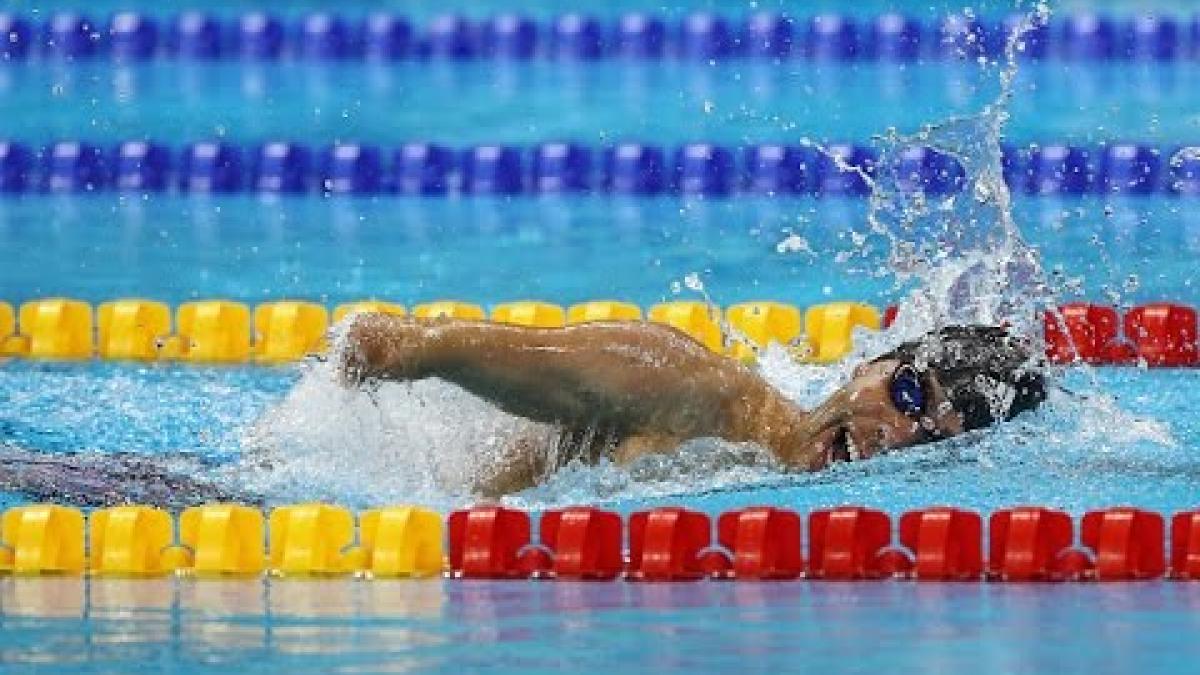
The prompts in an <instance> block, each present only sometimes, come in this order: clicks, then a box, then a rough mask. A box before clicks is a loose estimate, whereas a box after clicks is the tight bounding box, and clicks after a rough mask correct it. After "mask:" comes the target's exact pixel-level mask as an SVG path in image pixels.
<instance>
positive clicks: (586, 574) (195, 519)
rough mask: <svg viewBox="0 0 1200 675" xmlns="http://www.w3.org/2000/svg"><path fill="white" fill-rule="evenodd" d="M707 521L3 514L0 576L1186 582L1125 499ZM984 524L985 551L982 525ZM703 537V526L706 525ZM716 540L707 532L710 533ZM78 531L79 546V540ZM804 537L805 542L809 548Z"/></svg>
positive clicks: (303, 513)
mask: <svg viewBox="0 0 1200 675" xmlns="http://www.w3.org/2000/svg"><path fill="white" fill-rule="evenodd" d="M713 521H714V518H713V517H711V516H709V515H708V514H706V513H703V512H700V511H694V510H691V509H688V508H686V507H680V506H667V507H658V508H653V509H649V510H644V511H637V512H634V513H631V514H629V515H628V516H622V515H621V514H619V513H617V512H614V511H608V510H605V509H600V508H595V507H589V506H572V507H566V508H559V509H551V510H548V511H546V512H544V513H542V514H541V515H540V517H538V518H536V528H535V518H533V517H531V515H530V514H529V513H527V512H525V511H521V510H517V509H510V508H505V507H502V506H478V507H473V508H469V509H463V510H459V511H454V512H453V513H450V514H449V515H448V516H447V517H445V518H443V516H442V515H441V514H439V513H437V512H435V511H432V510H429V509H426V508H422V507H419V506H389V507H383V508H376V509H370V510H368V511H363V512H361V513H358V514H355V513H354V512H352V511H350V510H349V509H347V508H344V507H341V506H336V505H332V504H323V503H307V504H293V505H287V506H279V507H276V508H274V509H272V510H271V511H270V513H269V515H268V516H266V517H264V514H263V512H262V511H260V510H259V509H257V508H254V507H250V506H243V505H237V504H208V505H202V506H195V507H191V508H188V509H184V510H183V511H182V512H181V513H179V514H178V517H175V516H173V515H172V514H171V513H169V512H167V511H165V510H162V509H158V508H154V507H150V506H141V505H129V506H118V507H112V508H105V509H96V510H94V511H92V512H90V513H89V514H87V515H85V514H84V513H83V512H82V511H81V510H79V509H75V508H71V507H66V506H57V505H53V504H32V505H27V506H17V507H13V508H10V509H8V510H7V511H5V512H4V513H3V518H2V519H0V524H2V527H0V573H5V574H18V575H40V574H55V575H70V576H77V575H82V574H90V575H93V576H98V577H106V576H107V577H142V578H156V577H163V576H166V575H169V574H175V575H180V576H188V577H254V576H259V575H262V574H268V575H271V576H276V577H310V578H311V577H344V576H350V575H355V576H359V577H362V578H366V579H371V578H377V577H379V578H396V577H401V578H404V577H407V578H421V577H435V578H436V577H442V576H446V577H448V578H451V579H464V578H465V579H510V580H517V579H531V578H533V579H545V580H551V581H552V580H583V579H586V580H591V581H617V580H621V579H624V580H627V581H638V582H641V581H675V582H681V581H698V580H701V579H726V580H755V581H790V580H796V579H809V580H882V579H914V580H918V581H955V582H964V581H976V582H978V581H992V582H1008V581H1020V582H1025V581H1104V582H1111V581H1146V580H1153V579H1163V578H1167V579H1171V580H1176V581H1195V580H1198V579H1200V510H1190V511H1181V512H1177V513H1175V514H1171V515H1170V516H1164V515H1163V514H1159V513H1156V512H1154V511H1149V510H1145V509H1140V508H1135V507H1114V508H1106V509H1096V510H1092V511H1088V512H1087V513H1085V514H1083V516H1082V517H1081V518H1079V520H1078V527H1077V524H1076V520H1075V519H1074V518H1072V516H1071V515H1070V514H1068V513H1066V512H1065V511H1062V510H1059V509H1055V508H1047V507H1044V506H1018V507H1013V508H1004V509H998V510H996V511H994V512H993V513H991V514H990V515H988V516H986V518H985V516H984V515H982V514H980V513H978V512H976V511H972V510H968V509H961V508H955V507H946V506H939V507H929V508H924V509H916V510H912V511H907V512H905V513H903V514H901V515H900V517H899V518H898V522H897V523H896V526H895V527H894V525H893V520H892V517H891V515H889V514H888V513H886V512H884V511H881V510H878V509H873V508H869V507H861V506H839V507H834V508H826V509H817V510H815V511H812V512H810V513H809V514H808V517H807V519H806V518H804V516H803V515H801V514H800V513H798V512H796V511H793V510H791V509H787V508H777V507H773V506H751V507H747V508H742V509H737V510H733V511H726V512H724V513H721V514H719V515H718V516H717V517H716V518H715V521H716V522H715V528H714V522H713ZM985 523H986V526H987V527H986V531H987V534H986V548H985V536H984V525H985ZM714 530H715V532H714ZM714 535H715V536H714ZM85 541H86V543H85ZM805 544H807V546H805Z"/></svg>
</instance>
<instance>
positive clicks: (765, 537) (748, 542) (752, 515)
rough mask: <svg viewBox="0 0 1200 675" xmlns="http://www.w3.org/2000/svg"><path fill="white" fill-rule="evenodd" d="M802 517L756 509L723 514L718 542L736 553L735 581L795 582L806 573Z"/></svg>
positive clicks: (719, 525)
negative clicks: (801, 535)
mask: <svg viewBox="0 0 1200 675" xmlns="http://www.w3.org/2000/svg"><path fill="white" fill-rule="evenodd" d="M801 522H802V521H801V518H800V514H798V513H796V512H795V511H791V510H788V509H777V508H774V507H770V506H756V507H751V508H746V509H741V510H738V511H729V512H727V513H722V514H721V517H720V518H718V519H717V542H718V543H719V544H720V545H721V546H723V547H725V548H726V549H727V550H729V551H731V552H732V553H733V562H732V570H731V576H732V577H733V578H735V579H796V578H798V577H799V576H800V575H801V574H803V573H804V556H803V555H802V554H801V548H800V530H801Z"/></svg>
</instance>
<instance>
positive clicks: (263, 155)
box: [0, 139, 1200, 198]
mask: <svg viewBox="0 0 1200 675" xmlns="http://www.w3.org/2000/svg"><path fill="white" fill-rule="evenodd" d="M826 150H827V153H829V154H826V153H821V152H818V151H817V150H816V149H815V148H813V147H809V146H804V145H798V144H797V145H788V144H775V143H766V144H761V145H748V146H741V147H737V146H726V145H720V144H714V143H691V144H686V145H682V146H678V147H674V148H668V147H663V146H660V145H653V144H643V143H637V142H621V143H617V144H615V145H609V146H601V147H592V146H588V145H584V144H579V143H572V142H548V143H541V144H538V145H534V146H529V147H521V146H515V145H503V144H482V145H476V146H472V147H467V148H451V147H447V146H444V145H440V144H437V143H428V142H414V143H405V144H402V145H399V146H389V147H385V146H381V145H374V144H369V143H340V144H337V145H329V146H321V147H313V146H309V145H305V144H303V143H296V142H290V141H270V142H264V143H251V144H245V145H241V144H235V143H230V142H224V141H201V142H195V143H190V144H187V145H184V146H182V147H179V148H171V147H169V146H167V145H165V144H162V143H157V142H153V141H145V140H136V141H128V142H122V143H117V144H116V145H113V146H101V145H99V144H95V143H90V142H86V141H76V140H71V141H59V142H54V143H51V144H49V145H47V146H44V147H35V146H33V145H32V144H29V143H22V142H19V141H5V140H3V139H0V196H3V195H12V194H20V193H26V192H37V191H43V192H63V193H81V192H94V191H104V190H116V191H125V192H134V193H150V192H165V191H179V192H185V193H235V192H259V193H284V194H302V193H324V194H329V195H344V194H349V195H355V194H357V195H376V194H402V195H430V196H439V195H447V194H461V195H518V194H561V193H589V192H600V193H612V194H622V195H659V194H671V193H674V194H685V195H700V196H707V197H715V198H721V197H727V196H731V195H738V194H752V195H813V196H857V197H862V196H866V195H867V194H868V192H869V190H868V188H867V185H866V183H865V181H863V180H862V178H861V176H859V175H857V174H856V173H854V172H848V171H843V170H842V168H841V167H840V166H839V164H838V163H837V162H835V161H834V160H833V159H831V157H830V156H829V155H830V154H833V155H836V156H838V157H840V158H841V159H842V160H843V161H844V162H845V163H846V164H849V165H853V166H859V167H862V168H864V169H865V170H866V171H867V172H868V173H871V172H873V171H875V169H876V164H877V162H878V158H877V156H876V154H875V151H874V150H872V149H871V148H870V147H867V146H863V145H855V144H848V143H835V144H830V145H828V146H827V147H826ZM892 170H894V171H895V175H896V179H897V180H896V185H897V186H898V187H899V189H901V190H911V191H914V192H915V191H917V190H920V191H923V192H925V193H927V194H949V193H952V192H956V191H958V190H961V189H962V188H963V185H964V179H963V169H962V167H961V166H960V165H959V163H958V161H957V160H955V159H953V158H951V157H948V156H946V155H943V154H941V153H938V152H936V151H934V150H932V149H930V148H925V147H918V146H914V147H910V148H904V149H902V150H901V151H900V152H899V153H898V155H897V157H896V158H895V160H894V162H893V167H892ZM1004 175H1005V179H1006V180H1007V181H1008V183H1009V185H1010V186H1012V187H1013V188H1014V190H1015V191H1017V192H1019V193H1024V194H1029V195H1085V194H1129V195H1145V194H1179V195H1200V145H1198V146H1186V145H1181V146H1164V147H1156V146H1152V145H1146V144H1140V143H1126V142H1114V143H1111V144H1107V145H1100V146H1093V147H1081V146H1073V145H1064V144H1053V143H1052V144H1045V145H1035V146H1027V147H1017V146H1007V147H1006V148H1005V151H1004Z"/></svg>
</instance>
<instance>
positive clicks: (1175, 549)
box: [1171, 510, 1200, 581]
mask: <svg viewBox="0 0 1200 675" xmlns="http://www.w3.org/2000/svg"><path fill="white" fill-rule="evenodd" d="M1171 576H1172V577H1173V578H1175V579H1186V580H1196V581H1200V510H1197V511H1184V512H1182V513H1176V514H1175V517H1174V518H1171Z"/></svg>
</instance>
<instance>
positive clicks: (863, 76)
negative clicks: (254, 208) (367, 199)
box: [0, 60, 1200, 145]
mask: <svg viewBox="0 0 1200 675" xmlns="http://www.w3.org/2000/svg"><path fill="white" fill-rule="evenodd" d="M1194 69H1195V66H1194V64H1193V63H1192V62H1190V61H1186V60H1185V61H1178V62H1170V63H1166V64H1142V63H1095V62H1081V63H1071V62H1054V61H1051V62H1043V63H1031V64H1028V65H1027V66H1025V68H1024V69H1023V70H1022V73H1021V75H1020V78H1019V81H1018V83H1017V86H1016V91H1017V92H1018V96H1017V97H1016V99H1015V101H1014V104H1013V108H1012V112H1013V119H1012V123H1011V124H1010V125H1009V127H1008V129H1007V135H1008V137H1009V138H1011V139H1012V140H1014V141H1017V142H1036V141H1041V142H1050V141H1057V142H1073V143H1092V142H1096V141H1100V140H1108V139H1121V140H1132V141H1144V142H1162V143H1166V144H1173V143H1180V144H1186V143H1189V142H1193V143H1194V142H1197V141H1198V140H1200V130H1198V128H1197V124H1198V123H1200V113H1197V110H1198V109H1200V108H1198V106H1197V102H1200V93H1197V92H1196V90H1195V87H1193V86H1191V74H1192V72H1193V71H1194ZM996 91H997V85H996V73H995V70H994V69H987V70H985V71H982V72H981V71H980V69H979V68H977V67H976V66H975V65H974V64H963V63H953V62H951V63H946V62H931V63H925V64H922V65H919V66H917V65H912V64H909V65H905V66H900V67H898V66H896V65H894V64H878V63H851V64H839V63H830V64H825V63H811V62H804V61H799V62H794V63H793V62H789V63H786V64H772V63H769V62H756V61H753V60H751V61H734V62H728V63H719V64H712V65H710V64H703V63H680V62H674V61H666V62H651V63H632V64H629V63H623V62H619V61H617V62H613V61H604V62H599V63H585V64H572V63H546V62H533V63H505V62H500V63H489V62H467V63H445V62H432V63H421V62H401V63H397V64H386V65H385V64H370V63H366V64H364V63H345V64H320V63H317V64H307V65H305V66H303V67H299V68H298V67H296V65H295V64H293V63H281V64H269V63H268V64H243V63H238V62H220V63H215V64H204V63H201V64H194V63H186V62H182V63H179V62H173V61H161V62H153V63H148V64H142V65H131V66H114V65H112V64H110V63H107V62H104V61H99V62H93V63H75V64H42V63H38V62H28V63H24V64H9V65H7V66H4V67H0V114H3V115H4V116H5V118H6V123H5V127H4V132H3V133H4V135H5V136H6V137H9V138H12V139H16V140H23V141H28V142H43V141H50V140H56V139H70V138H75V139H85V140H94V141H116V140H129V139H137V138H151V139H157V140H161V141H165V142H169V143H172V144H177V143H179V142H181V141H185V140H203V139H207V138H213V137H227V138H230V139H234V140H238V141H247V142H250V141H260V140H264V139H273V138H282V139H292V140H299V141H304V142H309V143H329V142H333V141H335V140H340V141H359V142H370V143H379V144H395V143H398V142H404V141H412V140H433V141H440V142H444V143H449V144H451V145H463V144H467V143H500V142H503V143H515V144H524V143H534V142H540V141H545V140H554V139H561V138H566V139H572V140H577V141H580V142H585V143H590V144H593V145H601V144H603V143H605V142H611V141H613V140H625V139H631V140H641V141H646V142H650V141H652V142H656V143H663V144H673V143H682V142H694V141H713V142H722V143H750V142H764V141H774V142H778V141H795V140H796V139H798V138H800V137H802V136H807V137H812V138H828V139H835V140H848V141H865V140H867V139H869V138H870V136H871V135H873V134H878V133H881V132H882V131H883V130H884V129H886V128H887V127H889V126H895V127H898V128H901V129H912V128H915V127H917V126H919V125H922V124H926V123H929V122H931V121H934V120H937V119H941V118H944V117H946V116H947V115H949V114H955V113H959V114H961V113H968V112H974V111H977V110H978V109H979V108H980V107H981V106H982V105H983V104H984V103H986V102H989V101H990V100H991V99H992V98H993V97H994V96H995V94H996ZM862 101H871V102H872V104H871V105H867V106H864V105H862V104H861V102H862ZM29 110H37V111H38V114H37V115H28V114H22V113H25V112H27V111H29ZM430 110H437V111H438V113H437V114H436V115H430V114H429V111H430ZM650 111H653V112H650Z"/></svg>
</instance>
